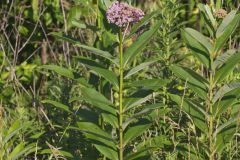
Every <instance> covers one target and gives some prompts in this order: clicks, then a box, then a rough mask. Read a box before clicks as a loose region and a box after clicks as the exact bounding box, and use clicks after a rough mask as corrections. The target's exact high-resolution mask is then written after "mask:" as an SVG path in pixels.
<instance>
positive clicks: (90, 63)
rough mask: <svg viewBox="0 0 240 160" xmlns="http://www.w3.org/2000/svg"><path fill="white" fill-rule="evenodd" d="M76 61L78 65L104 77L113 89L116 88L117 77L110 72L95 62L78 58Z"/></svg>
mask: <svg viewBox="0 0 240 160" xmlns="http://www.w3.org/2000/svg"><path fill="white" fill-rule="evenodd" d="M78 60H79V62H80V63H82V64H83V65H85V66H86V67H87V68H89V69H91V70H92V71H94V72H95V73H96V74H98V75H100V76H102V77H104V78H105V79H106V80H107V81H109V82H110V83H111V84H113V85H114V86H115V87H117V88H118V79H117V76H116V75H115V74H114V73H113V72H112V71H110V70H108V69H105V68H104V67H103V66H102V65H100V64H98V63H97V62H95V61H93V60H90V59H87V58H83V57H78Z"/></svg>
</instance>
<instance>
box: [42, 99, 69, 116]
mask: <svg viewBox="0 0 240 160" xmlns="http://www.w3.org/2000/svg"><path fill="white" fill-rule="evenodd" d="M42 103H45V104H51V105H53V106H54V107H56V108H57V109H61V110H64V111H66V112H68V113H72V111H71V110H70V109H69V107H68V106H67V105H65V104H62V103H60V102H56V101H53V100H43V101H42Z"/></svg>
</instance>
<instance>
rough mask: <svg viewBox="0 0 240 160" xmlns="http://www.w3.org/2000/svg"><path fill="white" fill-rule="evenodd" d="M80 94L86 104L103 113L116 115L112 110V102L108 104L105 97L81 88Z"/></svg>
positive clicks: (90, 89)
mask: <svg viewBox="0 0 240 160" xmlns="http://www.w3.org/2000/svg"><path fill="white" fill-rule="evenodd" d="M81 93H82V97H83V99H82V100H85V101H87V102H88V103H90V104H92V105H94V106H96V107H98V108H99V109H101V110H103V111H105V112H108V113H111V114H113V115H116V110H115V109H114V108H113V107H114V105H113V104H112V102H110V101H109V100H108V99H107V98H106V97H105V96H103V95H102V94H101V93H99V92H97V91H96V90H95V89H93V88H86V87H83V88H82V89H81Z"/></svg>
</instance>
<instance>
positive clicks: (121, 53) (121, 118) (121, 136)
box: [118, 29, 124, 160]
mask: <svg viewBox="0 0 240 160" xmlns="http://www.w3.org/2000/svg"><path fill="white" fill-rule="evenodd" d="M119 54H120V67H119V74H120V82H119V121H118V122H119V124H118V125H119V128H118V129H119V153H118V154H119V160H123V143H124V142H123V127H122V124H123V71H124V70H123V34H122V31H121V29H120V31H119Z"/></svg>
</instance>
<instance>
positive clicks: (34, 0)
mask: <svg viewBox="0 0 240 160" xmlns="http://www.w3.org/2000/svg"><path fill="white" fill-rule="evenodd" d="M31 5H32V10H33V20H34V21H35V22H36V21H37V20H38V18H39V16H38V12H39V1H38V0H32V1H31Z"/></svg>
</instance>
